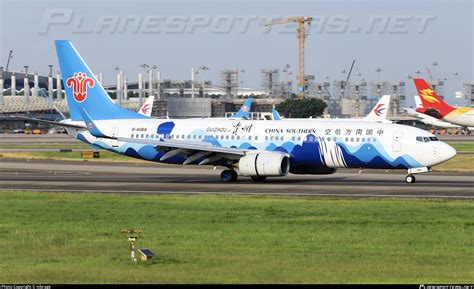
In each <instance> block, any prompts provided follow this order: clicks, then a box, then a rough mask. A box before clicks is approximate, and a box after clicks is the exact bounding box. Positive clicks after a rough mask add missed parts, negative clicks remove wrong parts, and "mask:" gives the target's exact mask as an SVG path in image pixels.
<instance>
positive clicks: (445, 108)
mask: <svg viewBox="0 0 474 289" xmlns="http://www.w3.org/2000/svg"><path fill="white" fill-rule="evenodd" d="M413 81H414V82H415V86H416V90H417V91H418V95H419V96H420V99H421V104H422V107H421V108H419V109H417V111H418V112H423V113H424V112H426V110H432V111H436V112H437V114H438V116H440V117H443V116H445V115H446V114H448V113H449V112H451V111H453V110H454V107H451V106H449V105H448V104H446V103H445V102H444V101H443V100H442V99H441V98H440V97H439V96H438V94H436V91H434V90H433V89H432V88H431V87H430V86H429V85H428V83H426V81H425V80H424V79H420V78H417V79H413ZM432 113H433V112H432ZM432 113H430V115H431V114H432Z"/></svg>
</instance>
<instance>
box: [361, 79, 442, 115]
mask: <svg viewBox="0 0 474 289" xmlns="http://www.w3.org/2000/svg"><path fill="white" fill-rule="evenodd" d="M443 85H444V83H443ZM370 86H371V90H372V96H373V100H374V102H376V101H378V100H379V99H380V97H382V95H386V94H389V95H391V98H390V111H389V112H388V116H389V117H397V116H400V114H401V113H402V111H401V107H402V106H403V105H405V100H406V83H405V82H404V81H374V82H372V83H371V84H370Z"/></svg>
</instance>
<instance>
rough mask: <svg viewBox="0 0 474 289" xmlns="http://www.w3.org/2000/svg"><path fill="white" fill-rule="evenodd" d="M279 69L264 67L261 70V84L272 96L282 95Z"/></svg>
mask: <svg viewBox="0 0 474 289" xmlns="http://www.w3.org/2000/svg"><path fill="white" fill-rule="evenodd" d="M279 74H280V72H279V70H278V69H262V70H261V78H262V82H261V86H262V88H263V90H265V92H267V93H268V94H269V95H270V98H275V97H278V96H281V93H280V91H281V90H280V83H279V81H278V77H279Z"/></svg>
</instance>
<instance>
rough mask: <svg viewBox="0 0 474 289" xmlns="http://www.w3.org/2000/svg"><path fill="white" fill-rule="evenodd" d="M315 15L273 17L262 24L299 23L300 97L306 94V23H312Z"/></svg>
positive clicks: (261, 24)
mask: <svg viewBox="0 0 474 289" xmlns="http://www.w3.org/2000/svg"><path fill="white" fill-rule="evenodd" d="M311 21H313V17H311V16H307V17H305V16H296V17H288V18H279V19H272V20H270V21H262V22H261V23H260V26H271V25H278V24H288V23H298V29H297V30H296V31H297V38H298V62H299V72H298V91H299V93H298V94H299V97H300V98H304V96H305V91H304V87H305V81H304V39H305V37H306V34H305V24H308V25H311Z"/></svg>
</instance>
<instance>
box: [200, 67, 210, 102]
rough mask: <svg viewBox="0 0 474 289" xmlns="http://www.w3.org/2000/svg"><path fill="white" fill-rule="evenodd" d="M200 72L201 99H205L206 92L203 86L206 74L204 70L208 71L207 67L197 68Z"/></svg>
mask: <svg viewBox="0 0 474 289" xmlns="http://www.w3.org/2000/svg"><path fill="white" fill-rule="evenodd" d="M199 69H200V70H202V98H205V97H206V90H205V88H204V86H205V75H206V74H205V73H206V70H209V67H207V66H201V67H199Z"/></svg>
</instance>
